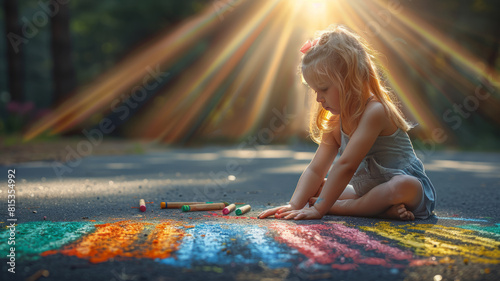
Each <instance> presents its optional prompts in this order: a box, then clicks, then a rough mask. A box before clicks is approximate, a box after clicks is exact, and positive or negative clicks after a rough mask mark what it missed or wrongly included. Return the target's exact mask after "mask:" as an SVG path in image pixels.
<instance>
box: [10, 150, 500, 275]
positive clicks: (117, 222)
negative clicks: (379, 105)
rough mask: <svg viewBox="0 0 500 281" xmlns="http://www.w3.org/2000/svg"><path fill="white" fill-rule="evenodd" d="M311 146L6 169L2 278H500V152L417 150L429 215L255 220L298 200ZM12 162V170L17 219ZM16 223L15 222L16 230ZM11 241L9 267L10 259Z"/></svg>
mask: <svg viewBox="0 0 500 281" xmlns="http://www.w3.org/2000/svg"><path fill="white" fill-rule="evenodd" d="M314 149H315V147H313V146H279V147H278V146H269V147H265V146H261V147H258V148H247V149H245V150H242V149H238V147H237V146H234V147H207V148H191V149H168V150H158V151H149V152H147V153H146V154H143V155H122V156H88V157H84V158H79V157H78V158H75V155H71V154H68V160H71V161H69V162H66V163H59V162H29V163H23V164H17V165H12V166H8V167H6V166H0V181H2V182H3V183H2V185H1V189H0V191H1V192H0V200H1V203H0V206H1V208H0V215H1V217H0V222H2V223H1V225H2V231H0V239H2V241H0V245H1V246H0V251H1V255H0V257H1V258H2V259H1V262H2V266H1V274H0V276H1V277H2V278H1V279H2V280H25V279H26V278H28V277H35V276H34V275H36V274H37V273H40V272H39V270H47V272H48V273H49V276H48V277H40V279H39V280H91V279H93V280H200V279H204V280H209V279H221V278H223V279H227V280H263V279H266V280H328V279H335V280H498V279H499V277H500V224H499V223H500V214H499V212H498V202H499V198H500V192H499V188H500V154H498V153H475V152H445V151H437V152H431V151H423V152H421V153H423V154H422V155H423V156H424V157H423V160H424V164H425V167H426V170H427V173H428V175H429V177H430V178H431V180H432V181H433V183H434V185H435V187H436V189H437V196H438V202H437V207H436V209H435V213H436V216H434V217H432V218H430V219H428V220H419V221H415V222H413V223H409V222H398V221H390V220H380V219H370V218H354V217H338V216H325V217H324V218H323V219H322V220H317V221H299V222H290V221H282V220H275V219H266V220H258V219H256V218H255V217H256V216H257V214H258V213H260V212H261V211H262V210H264V209H265V208H268V207H271V206H279V205H282V204H285V203H286V202H287V201H288V200H289V199H290V196H291V194H292V193H293V190H294V188H295V184H296V183H297V180H298V178H299V176H300V174H301V172H302V171H303V169H304V168H305V167H306V166H307V164H308V163H309V161H310V159H311V157H312V156H313V153H314ZM8 170H15V187H14V189H15V195H16V198H15V205H14V206H11V207H15V210H14V212H13V214H11V213H10V212H9V211H8V207H9V206H8V204H7V200H8V199H7V195H8V192H9V188H8V175H9V171H8ZM10 174H13V172H10ZM141 198H143V199H145V201H146V202H148V203H147V204H146V205H147V210H146V212H144V213H143V212H140V211H139V209H138V207H139V199H141ZM162 201H166V202H172V201H213V202H221V201H227V202H230V203H234V202H237V203H245V204H250V205H251V206H252V210H251V211H250V212H249V213H246V214H244V215H243V216H239V217H238V216H235V215H234V213H232V214H230V215H228V216H224V215H222V213H221V212H220V211H211V212H181V211H180V210H170V209H169V210H164V209H163V210H162V209H160V202H162ZM11 210H13V209H11ZM12 215H13V216H12ZM9 219H16V220H17V221H16V222H17V226H16V230H15V231H13V232H11V229H10V228H9V227H7V226H9V225H10V223H11V222H12V221H9ZM11 237H14V238H13V239H10V240H9V238H11ZM12 240H14V241H15V242H16V244H15V245H8V243H9V242H10V241H12ZM12 246H14V247H15V249H14V253H15V273H11V272H9V271H8V270H9V268H11V267H12V265H13V264H10V265H9V264H8V263H7V262H8V261H9V258H8V257H7V255H9V254H11V252H12V249H10V247H12ZM11 256H12V255H11Z"/></svg>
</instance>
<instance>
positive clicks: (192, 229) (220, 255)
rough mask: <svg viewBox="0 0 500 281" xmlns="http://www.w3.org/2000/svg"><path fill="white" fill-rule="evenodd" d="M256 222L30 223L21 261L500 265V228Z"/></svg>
mask: <svg viewBox="0 0 500 281" xmlns="http://www.w3.org/2000/svg"><path fill="white" fill-rule="evenodd" d="M228 218H231V217H228ZM235 218H236V217H235ZM238 218H239V217H238ZM256 223H257V221H253V220H248V223H245V224H241V223H234V222H231V220H230V219H228V220H226V223H221V222H220V221H211V222H210V221H209V222H201V221H200V222H199V223H193V224H191V223H189V224H188V223H186V222H183V221H177V220H153V221H142V220H127V221H116V222H112V223H102V222H94V223H93V222H50V221H43V222H27V223H21V224H19V225H17V226H16V232H17V233H18V235H17V236H16V258H19V260H35V259H39V258H40V257H45V256H49V255H55V254H60V255H67V256H73V257H78V258H81V259H86V260H88V261H89V262H91V263H101V262H106V261H109V260H111V259H114V260H123V259H154V260H155V261H157V262H160V263H164V264H167V265H170V266H175V267H186V268H191V269H196V268H199V267H200V266H201V267H205V266H214V271H217V272H219V271H223V267H224V266H227V265H231V266H235V265H245V264H256V263H259V262H262V263H263V264H264V265H265V266H266V267H269V268H290V267H293V266H297V267H298V268H307V267H312V268H313V269H321V268H325V269H326V268H328V269H331V268H333V269H337V270H356V269H357V268H359V267H361V266H365V265H370V266H381V267H386V268H406V267H409V266H423V265H429V264H437V263H447V262H449V261H450V260H455V258H456V257H459V258H463V259H467V260H468V262H471V263H481V264H500V224H494V225H492V224H488V225H480V224H467V225H461V226H459V227H448V226H442V225H432V224H415V223H411V224H395V223H389V222H378V223H375V224H373V225H370V226H359V227H355V226H350V225H346V224H344V223H335V222H331V223H329V222H325V223H321V224H298V223H297V222H293V221H287V222H270V224H268V225H267V226H264V225H258V224H256ZM9 235H10V231H9V230H8V229H7V228H3V229H2V230H0V239H4V240H8V237H9ZM7 247H9V245H8V244H7V243H2V244H0V251H5V252H7V250H8V248H7ZM430 257H436V259H431V258H430Z"/></svg>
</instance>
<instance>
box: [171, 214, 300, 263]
mask: <svg viewBox="0 0 500 281" xmlns="http://www.w3.org/2000/svg"><path fill="white" fill-rule="evenodd" d="M186 232H187V234H190V235H185V236H184V239H183V240H182V246H181V247H180V249H179V250H178V251H177V252H176V253H175V254H174V255H173V257H170V258H167V259H163V260H161V262H162V263H165V264H169V265H173V266H178V267H187V268H191V267H193V266H195V265H199V264H207V263H208V264H216V265H228V264H232V263H235V264H251V263H257V262H259V261H262V262H263V263H264V264H265V265H266V266H267V267H270V268H280V267H289V266H290V265H291V263H290V260H292V259H293V258H296V256H295V255H293V254H294V253H297V252H296V251H292V252H291V251H290V249H288V248H287V247H286V246H285V245H283V244H280V243H277V242H276V241H275V240H274V239H273V238H272V237H271V236H268V235H266V233H267V232H268V228H267V227H259V226H256V225H239V224H220V223H213V224H210V223H203V224H198V225H196V226H195V227H194V228H190V229H188V230H186Z"/></svg>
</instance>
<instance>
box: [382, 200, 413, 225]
mask: <svg viewBox="0 0 500 281" xmlns="http://www.w3.org/2000/svg"><path fill="white" fill-rule="evenodd" d="M382 217H384V218H389V219H395V220H403V221H412V220H414V219H415V215H413V213H412V212H411V211H409V210H407V209H406V206H405V205H404V204H399V205H394V206H392V207H390V208H389V209H388V210H387V211H385V212H384V213H383V214H382Z"/></svg>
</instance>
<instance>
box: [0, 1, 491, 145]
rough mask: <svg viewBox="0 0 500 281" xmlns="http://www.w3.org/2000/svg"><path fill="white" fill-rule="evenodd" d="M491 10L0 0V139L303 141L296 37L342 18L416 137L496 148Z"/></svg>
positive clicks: (394, 4) (303, 98)
mask: <svg viewBox="0 0 500 281" xmlns="http://www.w3.org/2000/svg"><path fill="white" fill-rule="evenodd" d="M499 14H500V1H496V0H441V1H432V0H416V1H411V0H390V1H386V0H378V1H377V0H374V1H362V0H349V1H348V0H206V1H202V0H183V1H174V0H163V1H155V0H142V1H118V0H106V1H98V0H86V1H78V0H74V1H69V0H65V1H63V0H59V1H56V0H52V1H49V0H19V1H16V0H3V1H2V6H1V9H0V25H1V26H0V28H1V30H2V31H3V36H1V37H0V138H1V142H2V144H1V145H0V146H3V148H6V147H8V146H9V145H14V144H19V143H32V142H36V141H38V140H47V139H48V140H52V141H54V140H60V139H61V138H71V137H84V138H87V139H89V140H91V141H92V140H94V141H95V142H98V141H100V140H101V139H126V140H133V141H141V142H154V143H160V144H168V145H175V146H199V145H207V144H230V145H238V144H241V143H245V145H249V143H250V142H251V141H252V142H253V143H254V144H297V143H298V144H303V143H306V144H310V143H312V142H311V141H310V140H309V139H308V132H307V121H308V112H309V109H308V107H309V104H310V103H311V102H312V100H313V96H312V95H311V93H309V92H308V90H307V88H306V87H305V86H304V85H303V84H302V83H301V79H300V77H299V76H298V72H297V67H298V64H299V61H300V57H301V53H300V52H299V49H300V47H301V46H302V44H303V43H304V42H305V40H307V39H313V38H314V34H315V32H316V31H317V30H321V29H325V28H327V27H328V26H329V25H331V24H343V25H345V26H347V27H348V28H350V29H352V30H353V31H355V32H357V33H358V34H359V35H361V36H362V37H364V38H365V39H366V40H367V41H368V42H369V43H370V44H371V45H372V46H373V47H374V48H375V49H376V50H377V51H378V52H379V64H380V67H381V69H382V70H383V72H384V73H383V77H384V83H386V85H388V87H389V88H390V89H391V90H392V91H393V92H394V94H396V95H397V97H398V99H399V101H400V105H401V108H402V109H403V111H404V113H405V115H406V117H407V118H408V119H409V120H410V121H412V122H413V123H417V124H418V126H416V127H415V128H414V129H412V130H411V131H410V135H411V137H412V139H413V140H414V145H415V147H416V149H419V150H434V149H442V148H452V149H465V150H488V151H491V150H496V151H498V149H499V148H500V146H499V141H500V114H499V112H500V92H499V83H500V76H499V70H500V53H499V51H500V18H499V16H498V15H499Z"/></svg>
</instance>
